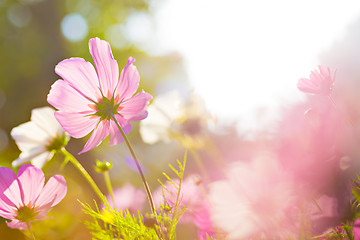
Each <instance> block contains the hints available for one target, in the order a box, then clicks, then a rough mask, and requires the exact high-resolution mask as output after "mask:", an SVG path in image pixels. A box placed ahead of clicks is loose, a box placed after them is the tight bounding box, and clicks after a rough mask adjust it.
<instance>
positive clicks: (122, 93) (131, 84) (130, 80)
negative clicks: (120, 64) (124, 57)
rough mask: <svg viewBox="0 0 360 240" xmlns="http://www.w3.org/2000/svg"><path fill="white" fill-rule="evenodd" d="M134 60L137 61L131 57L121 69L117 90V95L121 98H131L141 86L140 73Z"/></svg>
mask: <svg viewBox="0 0 360 240" xmlns="http://www.w3.org/2000/svg"><path fill="white" fill-rule="evenodd" d="M133 62H135V59H134V58H132V57H129V59H128V62H127V64H126V66H125V67H124V69H123V70H122V71H121V75H120V80H119V82H118V85H117V86H116V92H115V96H119V99H128V98H130V97H131V96H132V95H134V93H135V92H136V90H137V89H138V88H139V82H140V75H139V72H138V70H137V68H136V67H135V66H134V65H133Z"/></svg>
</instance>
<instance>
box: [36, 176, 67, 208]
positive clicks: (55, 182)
mask: <svg viewBox="0 0 360 240" xmlns="http://www.w3.org/2000/svg"><path fill="white" fill-rule="evenodd" d="M66 192H67V186H66V181H65V178H64V177H63V176H61V175H54V176H52V177H51V178H50V179H49V180H48V182H47V183H46V184H45V186H44V188H43V189H42V191H41V193H40V195H39V198H38V199H37V201H36V203H35V204H36V206H39V209H41V210H44V211H46V209H47V208H50V207H53V206H55V205H57V204H58V203H59V202H60V201H61V200H62V199H63V198H64V197H65V195H66Z"/></svg>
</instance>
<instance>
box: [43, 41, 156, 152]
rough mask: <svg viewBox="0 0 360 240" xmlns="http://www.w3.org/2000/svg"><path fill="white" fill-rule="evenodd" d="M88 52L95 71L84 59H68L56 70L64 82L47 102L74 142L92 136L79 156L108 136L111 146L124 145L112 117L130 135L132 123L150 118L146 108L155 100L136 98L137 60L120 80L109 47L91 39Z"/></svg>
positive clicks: (144, 95)
mask: <svg viewBox="0 0 360 240" xmlns="http://www.w3.org/2000/svg"><path fill="white" fill-rule="evenodd" d="M89 48H90V53H91V55H92V57H93V59H94V64H95V67H96V71H95V69H94V67H93V66H92V65H91V63H89V62H86V61H85V60H84V59H82V58H70V59H65V60H63V61H62V62H60V63H59V64H58V65H57V66H56V67H55V71H56V73H57V74H58V75H60V76H61V77H62V79H60V80H57V81H56V82H55V83H54V84H53V85H52V86H51V90H50V93H49V95H48V102H49V103H50V104H51V105H53V106H54V107H55V108H57V109H59V110H60V111H57V112H55V117H56V119H57V120H58V121H59V123H60V125H61V126H62V127H63V128H64V130H65V131H66V132H68V133H69V134H70V135H71V136H72V137H74V138H82V137H84V136H86V135H87V134H89V133H90V132H92V134H91V136H90V138H89V140H88V141H87V143H86V144H85V146H84V148H83V150H82V151H81V152H80V153H83V152H87V151H89V150H91V149H93V148H95V147H96V146H98V145H99V144H100V143H101V141H102V140H104V139H105V138H106V137H107V136H108V135H109V134H110V142H109V144H110V145H116V144H119V143H121V142H123V141H124V139H123V137H122V135H121V133H120V131H119V129H118V128H117V126H116V124H115V122H114V121H113V119H111V114H113V115H114V116H115V118H116V119H117V121H118V122H119V124H120V126H121V128H122V129H123V131H124V133H125V134H128V133H130V131H131V128H132V125H131V123H130V121H139V120H142V119H144V118H146V117H147V110H146V106H147V105H148V103H149V101H150V100H151V99H152V96H151V95H150V94H148V93H145V92H144V91H141V92H139V93H137V94H136V95H134V94H135V92H136V91H137V89H138V87H139V81H140V75H139V73H138V71H137V69H136V67H135V66H134V65H133V62H135V59H134V58H132V57H129V59H128V62H127V64H126V66H125V67H124V69H123V70H122V72H121V75H120V78H119V67H118V64H117V62H116V60H115V59H114V58H113V55H112V52H111V48H110V45H109V43H108V42H106V41H104V40H100V39H99V38H92V39H90V40H89ZM133 95H134V96H133ZM80 153H79V154H80Z"/></svg>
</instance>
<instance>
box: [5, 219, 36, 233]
mask: <svg viewBox="0 0 360 240" xmlns="http://www.w3.org/2000/svg"><path fill="white" fill-rule="evenodd" d="M6 224H7V226H8V227H10V228H16V229H20V230H27V225H26V223H25V222H20V221H19V220H17V219H15V218H14V219H13V220H12V221H10V222H6ZM30 227H31V224H30Z"/></svg>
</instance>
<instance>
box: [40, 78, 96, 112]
mask: <svg viewBox="0 0 360 240" xmlns="http://www.w3.org/2000/svg"><path fill="white" fill-rule="evenodd" d="M96 91H98V92H99V90H96ZM47 101H48V103H50V104H51V105H52V106H53V107H55V108H57V109H59V110H62V111H65V112H87V111H90V112H94V110H92V109H91V108H90V107H89V105H94V103H93V102H91V101H90V100H88V99H87V98H86V97H85V96H83V95H81V94H80V93H79V92H78V91H77V90H75V89H74V88H73V87H71V86H70V83H68V82H66V81H63V80H57V81H56V82H55V83H54V84H53V85H52V86H51V90H50V92H49V94H48V96H47Z"/></svg>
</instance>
